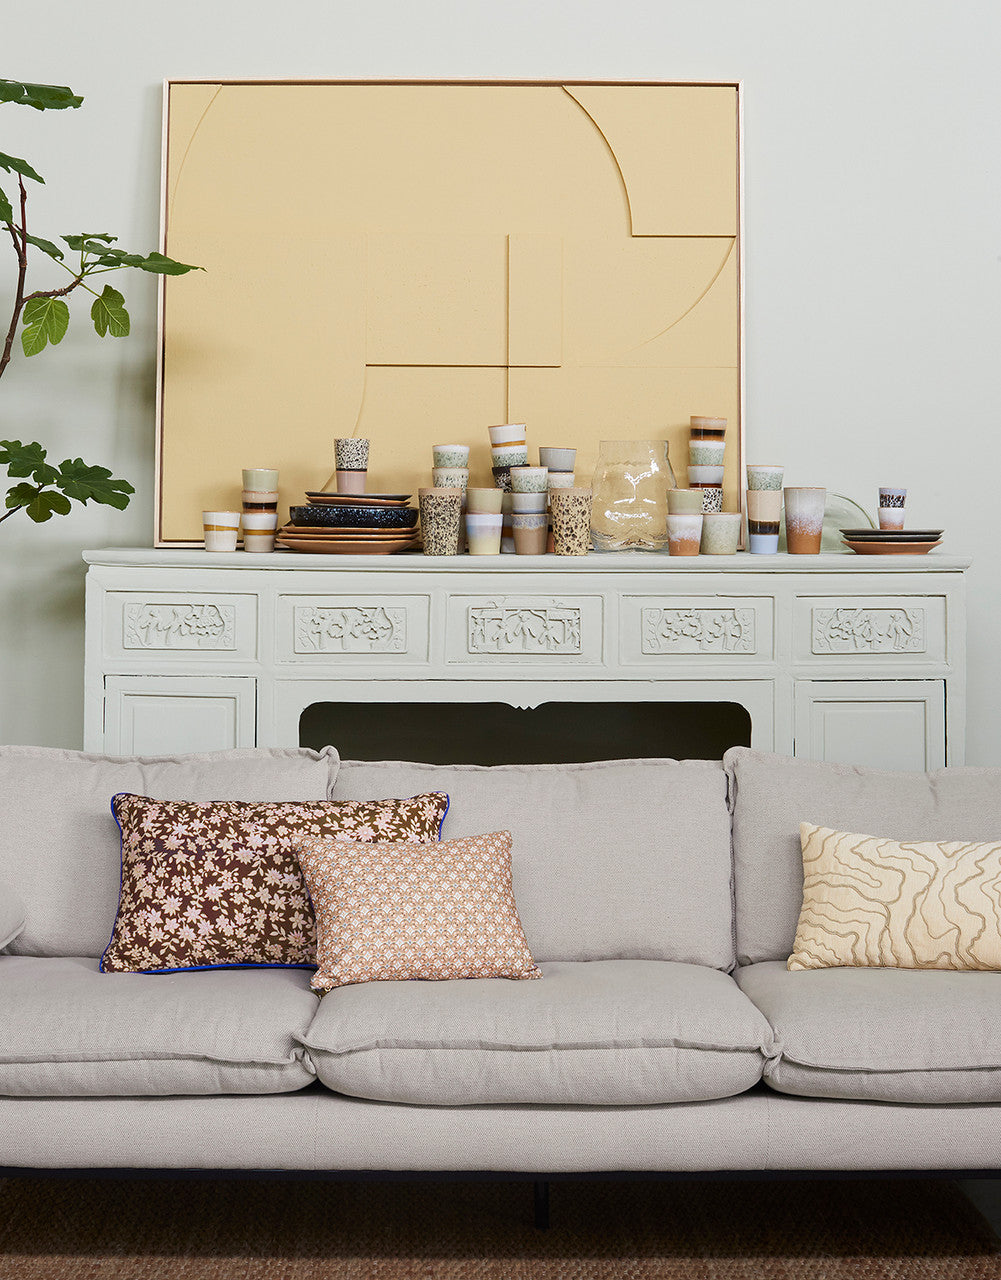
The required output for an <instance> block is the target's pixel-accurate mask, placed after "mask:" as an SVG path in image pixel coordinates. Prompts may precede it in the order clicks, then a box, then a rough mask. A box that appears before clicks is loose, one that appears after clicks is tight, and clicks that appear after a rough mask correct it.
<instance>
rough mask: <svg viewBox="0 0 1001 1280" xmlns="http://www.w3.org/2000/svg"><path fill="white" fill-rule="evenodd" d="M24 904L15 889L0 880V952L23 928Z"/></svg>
mask: <svg viewBox="0 0 1001 1280" xmlns="http://www.w3.org/2000/svg"><path fill="white" fill-rule="evenodd" d="M25 914H26V913H25V909H24V902H23V900H22V898H21V895H20V894H19V893H18V892H17V890H16V889H14V887H13V886H12V885H10V884H9V883H7V882H6V881H3V880H0V951H2V950H3V948H4V947H6V946H8V945H9V944H10V943H11V942H13V941H14V939H15V938H16V937H17V935H18V934H19V933H20V932H21V930H22V929H23V928H24V918H25Z"/></svg>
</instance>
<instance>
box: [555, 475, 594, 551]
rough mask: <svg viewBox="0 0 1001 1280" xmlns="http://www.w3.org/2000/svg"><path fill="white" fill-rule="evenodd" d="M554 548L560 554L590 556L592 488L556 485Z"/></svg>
mask: <svg viewBox="0 0 1001 1280" xmlns="http://www.w3.org/2000/svg"><path fill="white" fill-rule="evenodd" d="M549 501H550V504H551V506H552V514H553V550H554V551H555V552H556V554H557V555H558V556H586V555H587V553H588V552H589V551H590V550H591V490H590V489H578V488H573V489H553V490H551V491H550V494H549Z"/></svg>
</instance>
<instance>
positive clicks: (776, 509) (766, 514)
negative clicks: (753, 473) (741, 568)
mask: <svg viewBox="0 0 1001 1280" xmlns="http://www.w3.org/2000/svg"><path fill="white" fill-rule="evenodd" d="M749 470H750V468H749ZM779 470H780V472H781V468H780V469H779ZM781 518H782V490H781V489H771V488H769V489H748V491H747V549H748V551H750V552H751V553H752V554H754V555H774V554H775V553H776V552H777V551H778V549H779V521H780V520H781Z"/></svg>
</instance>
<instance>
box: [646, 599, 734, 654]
mask: <svg viewBox="0 0 1001 1280" xmlns="http://www.w3.org/2000/svg"><path fill="white" fill-rule="evenodd" d="M756 651H757V646H756V640H755V632H754V610H753V609H737V608H734V609H662V608H649V609H644V610H643V652H644V653H650V654H660V653H755V652H756Z"/></svg>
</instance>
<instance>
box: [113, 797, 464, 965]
mask: <svg viewBox="0 0 1001 1280" xmlns="http://www.w3.org/2000/svg"><path fill="white" fill-rule="evenodd" d="M111 808H112V813H113V814H114V816H115V820H116V822H117V823H118V825H119V828H120V829H121V833H122V889H121V898H120V901H119V904H118V915H117V917H116V919H115V929H114V933H113V934H112V938H111V942H110V943H109V945H108V949H107V950H106V951H105V953H104V955H103V957H102V959H101V968H102V970H104V972H106V973H108V972H112V973H165V972H170V971H171V970H174V969H206V968H220V967H222V966H225V965H238V964H258V965H309V966H313V965H315V964H316V928H315V924H314V920H313V911H312V909H311V907H310V903H309V894H308V892H307V890H306V884H305V881H304V880H303V878H302V872H301V871H300V869H299V863H298V861H297V859H296V855H295V852H294V849H295V845H296V842H297V841H298V840H300V839H302V838H303V837H304V836H336V837H339V838H340V839H342V840H351V841H356V842H370V841H372V840H380V841H383V840H393V839H396V840H402V839H404V838H407V839H412V840H414V841H436V840H437V839H438V835H439V832H440V831H441V821H442V818H444V816H445V811H446V810H447V809H448V796H447V795H445V794H444V792H441V791H435V792H431V793H428V794H426V795H422V796H410V797H408V798H407V799H401V800H341V801H337V800H302V801H299V802H298V803H284V804H278V803H275V802H271V803H267V802H264V803H258V802H256V801H246V800H215V801H211V802H209V803H198V802H195V801H191V800H153V799H150V798H149V797H148V796H134V795H120V796H115V797H114V799H113V800H112V802H111ZM351 847H352V848H353V847H354V845H353V844H352V846H351Z"/></svg>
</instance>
